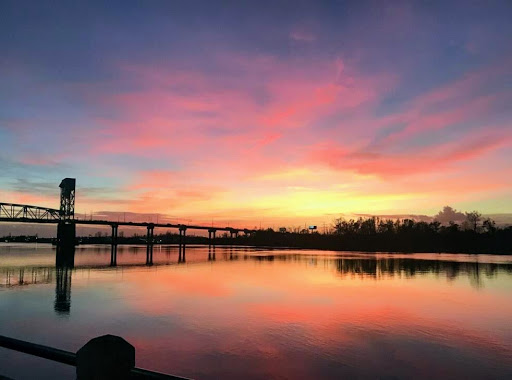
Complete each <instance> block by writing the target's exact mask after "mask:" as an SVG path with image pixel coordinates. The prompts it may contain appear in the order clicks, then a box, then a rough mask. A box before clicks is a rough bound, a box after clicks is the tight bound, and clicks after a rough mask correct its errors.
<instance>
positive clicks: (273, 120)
mask: <svg viewBox="0 0 512 380" xmlns="http://www.w3.org/2000/svg"><path fill="white" fill-rule="evenodd" d="M511 16H512V3H511V2H510V1H481V2H480V1H461V2H458V1H439V2H436V1H432V2H424V1H421V2H414V1H404V2H400V1H393V2H381V1H370V2H365V1H329V2H324V1H271V2H245V1H239V2H234V1H229V2H221V1H215V2H213V1H146V2H143V1H109V2H94V1H90V2H77V1H62V2H61V1H52V2H40V1H24V2H19V1H7V0H0V143H1V150H0V168H1V170H0V202H10V203H23V204H34V205H41V206H48V207H54V208H57V207H58V197H59V188H58V185H59V183H60V180H61V179H62V178H65V177H73V178H77V200H76V210H77V212H78V213H82V214H85V213H87V214H90V213H91V212H92V213H93V214H95V215H96V214H103V215H108V213H106V212H105V211H110V212H114V213H113V214H112V215H115V212H118V213H124V212H128V213H129V215H137V214H140V215H139V216H141V215H142V217H143V216H144V215H148V217H149V215H150V214H153V216H151V218H154V214H157V213H158V214H160V215H161V218H167V219H169V220H170V221H178V222H195V223H208V224H210V223H213V224H215V225H217V224H220V225H226V224H230V225H235V226H246V227H253V226H257V225H260V224H262V225H264V226H278V225H280V224H287V225H291V224H298V225H302V224H304V223H307V224H312V223H316V224H319V225H321V224H322V223H329V222H331V221H332V220H333V219H334V218H335V217H337V216H339V215H356V214H369V215H374V214H376V215H382V214H385V215H404V214H422V215H423V214H426V215H434V214H436V213H437V212H438V211H439V210H440V209H441V208H442V207H443V206H445V205H450V206H452V207H455V208H456V209H458V210H462V211H470V210H474V209H476V210H479V211H481V212H483V213H487V214H496V213H512V202H511V196H512V166H511V165H510V162H512V107H510V104H511V102H512V23H510V19H511Z"/></svg>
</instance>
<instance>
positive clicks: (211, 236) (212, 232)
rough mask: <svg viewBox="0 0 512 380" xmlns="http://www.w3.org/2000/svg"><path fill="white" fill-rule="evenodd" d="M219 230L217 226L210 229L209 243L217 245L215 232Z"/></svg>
mask: <svg viewBox="0 0 512 380" xmlns="http://www.w3.org/2000/svg"><path fill="white" fill-rule="evenodd" d="M216 232H217V230H216V229H215V228H210V229H208V243H209V245H212V244H214V245H215V233H216Z"/></svg>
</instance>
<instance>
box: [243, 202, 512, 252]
mask: <svg viewBox="0 0 512 380" xmlns="http://www.w3.org/2000/svg"><path fill="white" fill-rule="evenodd" d="M450 217H453V218H455V220H448V218H450ZM480 222H481V223H480ZM242 239H245V241H246V242H247V244H252V245H265V246H281V247H282V246H288V247H302V248H315V249H331V250H348V251H369V252H370V251H371V252H375V251H385V252H453V253H457V252H460V253H494V254H510V253H512V227H503V228H499V227H497V226H496V223H495V222H494V221H493V220H491V219H489V218H487V219H483V220H482V215H481V214H480V213H479V212H478V211H472V212H467V213H462V212H459V211H457V210H455V209H453V208H452V207H449V206H445V207H444V208H443V210H442V211H441V212H439V213H438V214H437V215H436V216H435V218H434V220H433V221H431V222H426V221H415V220H412V219H397V220H391V219H380V218H377V217H371V218H357V219H349V220H346V219H343V218H337V219H335V220H334V221H333V224H332V233H327V234H319V233H316V232H315V233H290V232H286V233H283V232H274V231H271V230H267V231H263V230H262V231H258V232H256V233H255V234H253V235H252V236H251V237H247V238H245V237H244V238H242Z"/></svg>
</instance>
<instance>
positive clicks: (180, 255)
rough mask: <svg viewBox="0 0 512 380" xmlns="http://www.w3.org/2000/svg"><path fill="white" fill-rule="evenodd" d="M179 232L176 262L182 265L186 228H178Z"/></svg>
mask: <svg viewBox="0 0 512 380" xmlns="http://www.w3.org/2000/svg"><path fill="white" fill-rule="evenodd" d="M179 232H180V247H179V257H178V262H182V263H184V262H185V244H186V243H185V237H186V234H187V227H185V226H180V228H179Z"/></svg>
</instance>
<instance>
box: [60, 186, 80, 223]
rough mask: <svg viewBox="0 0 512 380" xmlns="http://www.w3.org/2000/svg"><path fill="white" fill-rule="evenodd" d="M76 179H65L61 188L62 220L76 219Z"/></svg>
mask: <svg viewBox="0 0 512 380" xmlns="http://www.w3.org/2000/svg"><path fill="white" fill-rule="evenodd" d="M75 185H76V179H75V178H64V179H63V180H62V181H61V183H60V185H59V187H60V218H61V219H63V220H70V219H74V218H75Z"/></svg>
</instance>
